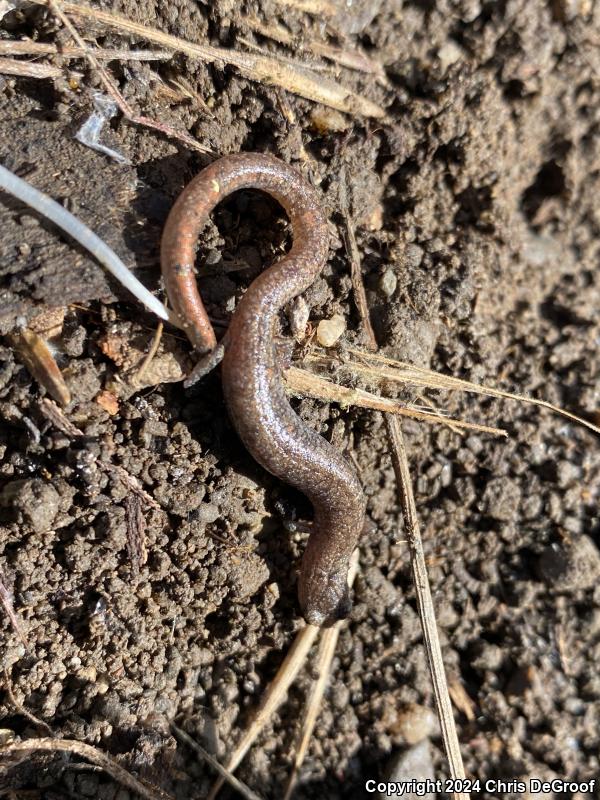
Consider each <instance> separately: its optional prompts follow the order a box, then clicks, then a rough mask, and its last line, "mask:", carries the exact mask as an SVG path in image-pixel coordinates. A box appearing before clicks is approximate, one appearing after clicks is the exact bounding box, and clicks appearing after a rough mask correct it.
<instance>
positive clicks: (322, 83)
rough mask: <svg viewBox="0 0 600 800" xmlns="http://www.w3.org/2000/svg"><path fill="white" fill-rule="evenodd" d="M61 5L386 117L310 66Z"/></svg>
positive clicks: (43, 0)
mask: <svg viewBox="0 0 600 800" xmlns="http://www.w3.org/2000/svg"><path fill="white" fill-rule="evenodd" d="M34 2H35V3H38V4H39V5H45V6H47V5H50V4H51V2H52V0H34ZM60 5H61V8H62V9H63V10H64V11H66V12H67V13H68V14H71V15H72V16H76V17H83V18H84V19H93V20H95V21H96V22H100V23H102V24H103V25H106V26H108V27H110V28H113V29H116V30H118V31H120V32H122V33H123V32H126V33H132V34H134V35H135V36H139V37H140V38H141V39H145V40H146V41H148V42H154V43H155V44H157V45H159V46H160V47H164V48H167V49H170V50H174V51H175V52H178V53H185V55H187V56H188V57H190V58H197V59H199V60H200V61H204V62H208V63H215V62H216V63H219V64H222V65H225V64H230V65H232V66H234V67H237V69H239V70H240V72H242V73H243V74H244V75H245V76H246V77H248V78H250V79H251V80H255V81H259V82H260V83H264V84H273V85H275V86H281V88H282V89H286V90H287V91H288V92H292V93H293V94H297V95H300V97H305V98H307V99H308V100H313V101H314V102H316V103H323V105H326V106H330V107H331V108H335V109H337V110H338V111H345V112H347V113H350V114H357V115H359V116H363V117H376V118H382V117H383V116H385V111H384V110H383V108H381V106H379V105H377V103H373V102H372V101H371V100H368V99H367V98H366V97H363V96H362V95H359V94H355V93H354V92H352V91H350V89H347V88H345V87H343V86H341V85H340V84H339V82H337V81H332V80H329V79H327V78H324V77H323V76H322V75H315V74H313V73H312V72H311V71H310V70H307V69H299V68H297V67H295V66H294V65H291V64H287V63H285V62H283V61H281V60H279V59H276V58H272V57H270V56H265V55H258V54H252V53H240V52H238V51H236V50H229V49H226V48H224V47H213V46H212V45H206V44H195V43H194V42H189V41H187V40H186V39H180V38H179V37H177V36H172V35H170V34H168V33H163V32H162V31H159V30H156V28H152V27H150V26H149V25H143V24H141V23H138V22H133V21H132V20H130V19H127V17H123V16H121V15H120V14H113V13H110V12H108V11H101V10H100V9H96V8H91V7H90V6H86V5H80V4H78V3H67V2H66V3H63V2H61V4H60Z"/></svg>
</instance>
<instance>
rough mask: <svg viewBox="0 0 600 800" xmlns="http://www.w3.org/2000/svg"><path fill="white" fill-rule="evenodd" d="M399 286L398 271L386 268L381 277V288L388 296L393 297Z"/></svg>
mask: <svg viewBox="0 0 600 800" xmlns="http://www.w3.org/2000/svg"><path fill="white" fill-rule="evenodd" d="M397 286H398V278H397V277H396V273H395V272H393V270H391V269H386V271H385V272H384V273H383V275H382V276H381V277H380V278H379V288H380V290H381V291H382V292H383V294H384V295H385V296H386V297H391V296H392V295H393V294H394V292H395V291H396V287H397Z"/></svg>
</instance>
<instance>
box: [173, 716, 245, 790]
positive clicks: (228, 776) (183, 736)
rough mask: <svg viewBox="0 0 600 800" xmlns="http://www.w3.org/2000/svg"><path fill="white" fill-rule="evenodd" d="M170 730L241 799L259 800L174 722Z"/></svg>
mask: <svg viewBox="0 0 600 800" xmlns="http://www.w3.org/2000/svg"><path fill="white" fill-rule="evenodd" d="M171 728H172V730H173V733H174V734H175V736H177V738H178V739H181V741H182V742H185V744H187V745H188V747H190V748H191V749H192V750H194V751H195V752H196V753H198V755H199V756H200V758H202V759H203V760H204V761H206V762H207V763H208V764H210V766H211V767H212V768H213V769H214V770H216V772H218V773H219V775H221V777H222V778H223V779H224V780H225V781H227V783H228V784H229V785H230V786H232V787H233V788H234V789H235V790H236V791H237V792H239V793H240V794H241V795H242V797H245V798H246V800H261V799H260V797H259V796H258V795H257V794H255V793H254V792H253V791H252V789H250V788H249V787H248V786H246V784H245V783H243V782H242V781H240V780H239V779H238V778H236V777H235V775H233V774H232V773H231V772H228V771H227V770H226V769H225V767H224V766H222V765H221V764H219V762H218V761H217V759H216V758H214V756H211V754H210V753H208V752H207V751H206V750H205V749H204V748H203V747H202V746H201V745H199V744H198V742H196V741H195V740H194V739H192V737H191V736H190V735H189V734H187V733H186V732H185V731H184V730H182V729H181V728H179V727H178V726H177V725H175V723H174V722H172V723H171Z"/></svg>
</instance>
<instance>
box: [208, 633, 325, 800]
mask: <svg viewBox="0 0 600 800" xmlns="http://www.w3.org/2000/svg"><path fill="white" fill-rule="evenodd" d="M320 630H321V629H320V628H318V627H317V626H316V625H305V626H304V627H303V628H301V629H300V631H299V632H298V633H297V634H296V638H295V639H294V642H293V644H292V646H291V647H290V649H289V650H288V652H287V655H286V657H285V659H284V660H283V663H282V665H281V667H280V668H279V671H278V672H277V675H276V676H275V677H274V678H273V680H272V681H271V684H270V685H269V686H268V687H267V690H266V692H265V693H264V695H263V697H262V700H261V703H260V706H259V708H258V710H257V712H256V715H255V717H254V719H253V720H252V722H251V723H250V726H249V727H248V729H247V730H246V731H245V732H244V734H243V735H242V738H241V739H240V741H239V743H238V744H237V746H236V747H235V749H234V750H233V752H232V753H231V754H230V755H229V757H228V759H227V763H226V767H225V768H226V769H227V771H228V772H233V771H234V770H235V769H236V767H237V766H238V765H239V763H240V761H241V760H242V759H243V758H244V756H245V755H246V753H247V752H248V750H249V749H250V747H251V746H252V744H253V743H254V740H255V739H256V737H257V736H258V735H259V734H260V732H261V731H262V729H263V728H264V726H265V725H266V723H267V722H268V720H269V719H270V717H271V716H272V715H273V714H274V713H275V710H276V709H277V708H278V706H279V705H280V704H281V703H282V702H283V700H284V699H285V697H286V695H287V693H288V689H289V688H290V686H291V685H292V683H293V682H294V680H295V679H296V676H297V674H298V672H299V671H300V669H301V667H302V665H303V664H304V662H305V661H306V658H307V656H308V653H309V651H310V648H311V647H312V646H313V643H314V641H315V639H316V638H317V635H318V633H319V631H320ZM224 783H225V779H224V778H222V777H221V778H219V779H218V780H217V781H216V782H215V784H214V786H213V787H212V789H211V790H210V792H209V794H208V797H207V798H206V800H214V799H215V797H216V796H217V794H218V793H219V791H220V790H221V787H222V786H223V784H224Z"/></svg>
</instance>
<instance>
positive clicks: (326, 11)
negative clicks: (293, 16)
mask: <svg viewBox="0 0 600 800" xmlns="http://www.w3.org/2000/svg"><path fill="white" fill-rule="evenodd" d="M276 2H277V3H279V5H280V6H287V7H288V8H295V9H297V10H298V11H304V12H306V13H307V14H314V15H315V16H321V15H323V16H324V17H334V16H335V15H336V14H337V12H338V9H337V7H336V5H335V3H331V2H329V0H276Z"/></svg>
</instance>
